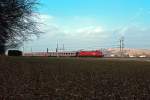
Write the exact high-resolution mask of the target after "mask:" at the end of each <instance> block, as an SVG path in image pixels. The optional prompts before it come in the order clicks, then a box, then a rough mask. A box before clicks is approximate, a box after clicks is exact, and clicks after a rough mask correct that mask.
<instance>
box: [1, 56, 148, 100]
mask: <svg viewBox="0 0 150 100" xmlns="http://www.w3.org/2000/svg"><path fill="white" fill-rule="evenodd" d="M149 94H150V62H144V61H125V60H122V61H119V60H104V59H96V58H46V57H43V58H42V57H41V58H38V57H3V58H0V99H2V98H7V99H8V98H9V99H10V100H12V99H17V100H149V99H150V95H149Z"/></svg>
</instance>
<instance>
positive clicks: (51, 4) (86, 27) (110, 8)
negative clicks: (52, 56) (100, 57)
mask: <svg viewBox="0 0 150 100" xmlns="http://www.w3.org/2000/svg"><path fill="white" fill-rule="evenodd" d="M39 1H40V3H41V5H40V7H39V12H40V15H39V17H40V18H41V20H38V21H40V22H42V23H44V25H42V26H41V27H40V29H41V30H44V32H45V34H44V35H42V36H41V37H40V38H39V39H37V40H34V41H32V42H29V43H26V44H25V46H26V48H30V47H32V48H33V49H34V50H36V51H42V50H45V48H47V47H48V48H50V50H55V48H56V43H57V41H58V42H59V44H60V45H62V44H65V47H66V49H67V50H78V49H99V48H113V47H115V46H114V45H118V39H119V38H120V37H121V36H124V37H125V44H126V47H127V48H150V39H149V38H150V19H149V17H150V7H149V5H150V0H39ZM37 44H38V45H37Z"/></svg>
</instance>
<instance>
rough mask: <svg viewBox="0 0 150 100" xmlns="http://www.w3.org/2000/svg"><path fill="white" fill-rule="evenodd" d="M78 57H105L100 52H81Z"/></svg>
mask: <svg viewBox="0 0 150 100" xmlns="http://www.w3.org/2000/svg"><path fill="white" fill-rule="evenodd" d="M76 56H77V57H103V56H104V55H103V53H102V52H101V51H100V50H96V51H79V52H77V55H76Z"/></svg>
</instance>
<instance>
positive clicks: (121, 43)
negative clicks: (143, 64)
mask: <svg viewBox="0 0 150 100" xmlns="http://www.w3.org/2000/svg"><path fill="white" fill-rule="evenodd" d="M119 42H120V45H119V47H120V57H124V47H125V44H124V36H122V37H121V38H120V41H119Z"/></svg>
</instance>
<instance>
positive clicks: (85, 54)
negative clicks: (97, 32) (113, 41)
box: [23, 50, 104, 57]
mask: <svg viewBox="0 0 150 100" xmlns="http://www.w3.org/2000/svg"><path fill="white" fill-rule="evenodd" d="M23 56H44V57H104V54H103V52H102V51H100V50H92V51H68V52H67V51H63V52H32V53H23Z"/></svg>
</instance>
